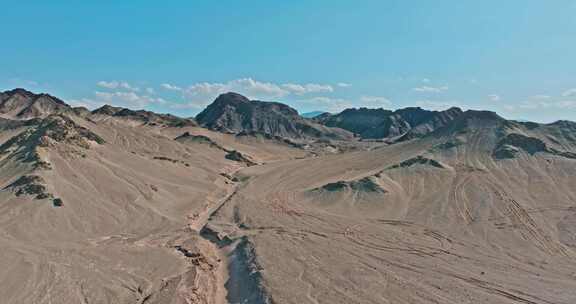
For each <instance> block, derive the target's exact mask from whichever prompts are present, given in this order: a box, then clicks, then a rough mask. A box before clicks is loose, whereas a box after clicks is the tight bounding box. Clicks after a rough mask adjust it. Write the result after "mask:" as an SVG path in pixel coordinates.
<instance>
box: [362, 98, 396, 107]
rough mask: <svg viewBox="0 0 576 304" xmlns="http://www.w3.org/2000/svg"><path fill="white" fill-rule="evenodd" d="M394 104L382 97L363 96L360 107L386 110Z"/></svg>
mask: <svg viewBox="0 0 576 304" xmlns="http://www.w3.org/2000/svg"><path fill="white" fill-rule="evenodd" d="M391 105H392V102H391V101H390V100H389V99H388V98H386V97H381V96H362V97H360V106H362V107H368V108H384V107H390V106H391Z"/></svg>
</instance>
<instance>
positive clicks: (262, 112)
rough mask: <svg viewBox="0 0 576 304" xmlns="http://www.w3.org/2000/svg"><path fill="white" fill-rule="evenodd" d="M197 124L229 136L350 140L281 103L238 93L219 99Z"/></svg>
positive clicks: (340, 132) (199, 117) (344, 134)
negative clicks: (246, 133)
mask: <svg viewBox="0 0 576 304" xmlns="http://www.w3.org/2000/svg"><path fill="white" fill-rule="evenodd" d="M196 120H197V121H198V122H199V123H200V124H201V125H202V126H204V127H206V128H209V129H212V130H216V131H221V132H228V133H236V134H237V133H241V132H259V133H264V134H269V135H273V136H281V137H288V138H333V139H344V138H350V137H351V134H349V133H348V132H346V131H344V130H338V129H332V128H327V127H325V126H322V125H319V124H316V123H314V122H311V121H308V120H306V119H304V118H302V117H301V116H300V115H298V111H296V110H295V109H293V108H291V107H289V106H287V105H285V104H282V103H278V102H264V101H255V100H249V99H248V98H246V97H244V96H242V95H240V94H237V93H226V94H222V95H220V96H219V97H218V98H216V100H215V101H214V102H213V103H212V104H210V105H209V106H208V107H207V108H206V109H205V110H204V111H202V112H201V113H200V114H198V116H196Z"/></svg>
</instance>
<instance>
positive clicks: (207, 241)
mask: <svg viewBox="0 0 576 304" xmlns="http://www.w3.org/2000/svg"><path fill="white" fill-rule="evenodd" d="M240 169H242V168H238V169H236V170H234V171H233V172H232V174H226V175H224V174H223V176H224V178H225V186H226V194H225V195H224V196H223V197H221V198H220V199H218V200H216V201H214V202H211V203H210V202H209V203H207V204H206V206H207V208H205V210H204V211H203V212H201V213H199V214H196V215H194V216H193V220H192V221H191V222H190V224H189V228H190V229H191V230H193V231H195V232H196V233H198V235H199V236H200V238H199V239H198V242H199V247H201V248H206V249H209V250H210V251H211V252H210V253H207V254H208V255H215V256H218V257H219V258H218V261H219V263H218V265H217V267H216V269H209V272H210V274H205V275H206V276H209V277H211V278H213V283H214V284H216V285H217V286H216V287H215V288H216V292H215V293H214V295H215V297H216V298H215V299H214V300H215V303H230V304H237V303H238V304H240V303H242V304H267V303H270V299H269V297H268V296H267V295H266V293H265V291H264V290H263V288H262V285H261V282H262V278H261V274H260V273H259V272H257V271H255V270H254V269H253V265H254V259H255V252H254V248H253V247H252V245H251V244H250V242H249V241H248V239H247V237H246V236H242V237H239V238H237V239H231V238H230V237H229V236H227V235H223V234H222V233H220V232H219V231H215V230H214V229H213V228H212V227H208V224H209V221H210V219H211V218H212V216H213V215H215V214H216V213H217V212H218V211H219V210H220V209H221V208H223V207H224V206H225V205H226V204H227V203H229V202H231V201H232V200H233V198H234V196H235V195H236V194H237V193H238V191H239V188H240V187H241V184H242V182H239V181H237V180H235V179H233V178H231V177H230V176H233V175H234V174H235V173H237V172H238V171H239V170H240Z"/></svg>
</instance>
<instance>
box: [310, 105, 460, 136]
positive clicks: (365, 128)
mask: <svg viewBox="0 0 576 304" xmlns="http://www.w3.org/2000/svg"><path fill="white" fill-rule="evenodd" d="M460 114H462V110H460V109H459V108H451V109H448V110H446V111H441V112H438V111H427V110H424V109H421V108H405V109H400V110H396V111H390V110H385V109H367V108H359V109H346V110H344V111H342V112H341V113H339V114H335V115H330V114H324V115H320V116H318V117H316V118H314V119H313V120H314V121H316V122H319V123H321V124H323V125H326V126H329V127H338V128H342V129H345V130H348V131H350V132H353V133H354V134H357V135H359V136H360V137H362V138H365V139H383V138H391V137H397V136H401V135H405V134H410V136H411V138H414V137H420V136H422V135H425V134H427V133H430V132H432V131H434V130H436V129H438V128H441V127H443V126H445V125H447V124H448V123H449V122H450V121H452V120H454V119H455V118H456V117H457V116H459V115H460Z"/></svg>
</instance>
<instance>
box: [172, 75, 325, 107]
mask: <svg viewBox="0 0 576 304" xmlns="http://www.w3.org/2000/svg"><path fill="white" fill-rule="evenodd" d="M161 87H162V88H163V89H165V90H168V91H174V92H179V93H180V94H181V96H182V98H183V99H185V100H187V103H190V104H194V106H197V107H202V106H205V105H207V104H208V103H210V102H212V101H213V100H214V98H216V97H217V96H218V95H219V94H222V93H226V92H237V93H240V94H243V95H246V96H247V97H249V98H251V99H278V98H283V97H288V96H304V95H308V94H321V93H332V92H334V91H335V89H334V87H333V86H331V85H328V84H317V83H274V82H265V81H258V80H255V79H253V78H250V77H248V78H239V79H234V80H230V81H227V82H197V83H193V84H191V85H189V86H185V87H183V86H179V85H175V84H171V83H163V84H162V85H161ZM189 107H192V105H190V106H189Z"/></svg>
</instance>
